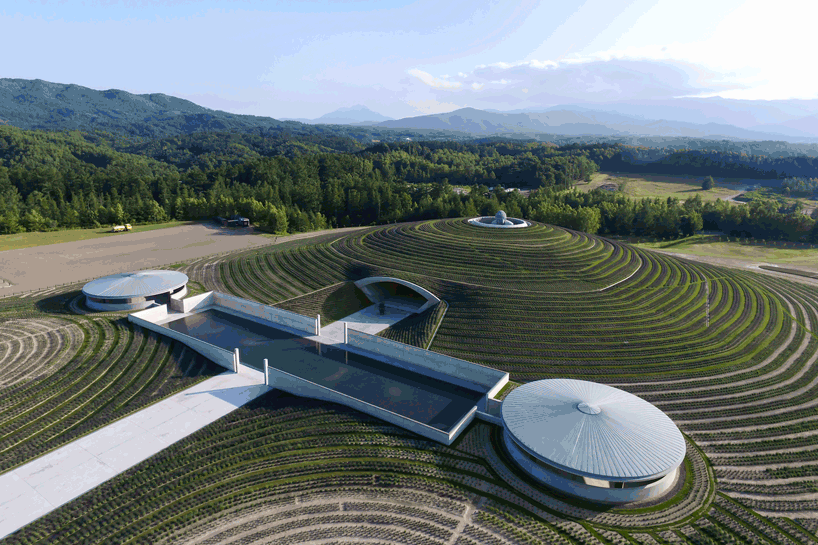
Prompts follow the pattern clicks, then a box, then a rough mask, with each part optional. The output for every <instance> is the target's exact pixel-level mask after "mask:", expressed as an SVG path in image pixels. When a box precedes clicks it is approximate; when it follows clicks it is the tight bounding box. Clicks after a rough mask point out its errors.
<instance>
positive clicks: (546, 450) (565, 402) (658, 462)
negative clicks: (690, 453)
mask: <svg viewBox="0 0 818 545" xmlns="http://www.w3.org/2000/svg"><path fill="white" fill-rule="evenodd" d="M502 417H503V423H504V425H505V427H506V430H507V431H508V433H510V434H511V436H512V437H513V438H514V439H515V440H516V441H517V443H518V444H519V445H521V446H522V447H524V448H525V449H526V450H527V451H528V452H529V454H532V455H534V456H536V457H537V458H539V459H541V460H542V461H544V462H545V463H547V464H549V465H552V466H554V467H557V468H559V469H562V470H565V471H568V472H569V473H573V474H575V475H581V476H584V477H591V478H597V479H604V480H609V481H620V482H621V481H640V480H647V479H651V478H657V477H661V476H664V475H667V474H668V473H670V472H671V471H673V470H674V469H675V468H676V467H678V466H679V464H681V463H682V460H683V459H684V456H685V452H686V448H687V447H686V445H685V440H684V437H683V436H682V433H681V432H680V431H679V428H677V427H676V425H675V424H674V423H673V421H672V420H671V419H670V418H669V417H668V416H667V415H666V414H665V413H663V412H662V411H661V410H659V409H658V408H656V407H655V406H654V405H652V404H650V403H648V402H647V401H645V400H644V399H642V398H640V397H637V396H635V395H633V394H629V393H628V392H625V391H623V390H619V389H617V388H613V387H611V386H606V385H604V384H598V383H595V382H587V381H584V380H572V379H549V380H539V381H536V382H530V383H528V384H524V385H523V386H520V387H518V388H516V389H515V390H513V391H512V392H511V393H510V394H508V396H507V397H506V398H505V400H504V401H503V405H502Z"/></svg>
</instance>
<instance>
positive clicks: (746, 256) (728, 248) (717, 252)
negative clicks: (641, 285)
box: [633, 235, 818, 272]
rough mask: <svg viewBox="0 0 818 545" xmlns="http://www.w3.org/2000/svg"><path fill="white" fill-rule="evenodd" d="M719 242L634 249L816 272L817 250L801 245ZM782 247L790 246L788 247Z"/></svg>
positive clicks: (709, 239) (695, 240)
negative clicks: (794, 267) (795, 267)
mask: <svg viewBox="0 0 818 545" xmlns="http://www.w3.org/2000/svg"><path fill="white" fill-rule="evenodd" d="M722 239H723V237H720V236H711V235H696V236H692V237H688V238H683V239H678V240H671V241H656V242H639V243H633V245H634V246H636V247H638V248H645V249H649V250H660V251H666V252H673V253H677V254H680V255H691V256H702V257H710V258H714V259H723V260H727V261H734V262H736V263H739V264H740V263H743V264H745V265H752V264H758V263H774V264H776V265H782V266H786V265H790V266H793V265H794V266H797V267H799V268H803V269H804V270H808V271H810V270H811V271H815V272H818V248H806V247H800V245H799V246H796V245H792V244H790V243H781V246H774V245H772V244H761V243H751V242H747V241H744V242H739V241H736V240H735V238H732V240H733V241H732V242H721V240H722ZM784 244H789V247H787V246H784ZM724 264H725V265H728V264H729V263H728V262H725V263H724Z"/></svg>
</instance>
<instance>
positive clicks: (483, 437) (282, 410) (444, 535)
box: [8, 391, 777, 545]
mask: <svg viewBox="0 0 818 545" xmlns="http://www.w3.org/2000/svg"><path fill="white" fill-rule="evenodd" d="M493 435H494V434H493V433H492V427H491V426H489V425H488V424H483V423H475V424H473V425H472V426H471V427H470V428H469V429H468V430H467V431H466V432H465V434H464V436H463V439H462V440H461V441H459V443H456V444H455V445H453V446H451V447H446V446H443V445H440V444H437V443H435V442H432V441H428V440H425V439H421V438H418V437H417V436H415V435H413V434H411V433H409V432H406V431H404V430H401V429H399V428H396V427H393V426H391V425H388V424H384V423H382V422H380V421H378V420H377V419H374V418H370V417H367V416H364V415H361V414H360V413H357V412H356V411H353V410H351V409H347V408H344V407H341V406H337V405H334V404H329V403H325V402H320V401H316V400H310V399H302V398H297V397H293V396H287V395H283V394H279V393H277V392H275V391H273V392H270V393H269V394H266V395H265V396H262V397H261V398H258V399H256V400H255V401H253V402H251V403H250V404H248V405H245V406H244V407H242V408H240V409H238V410H236V411H234V412H233V413H231V414H229V415H228V416H226V417H224V418H222V419H221V420H219V421H217V422H215V423H213V424H211V425H210V426H208V427H207V428H205V429H202V430H200V431H198V432H196V434H194V435H192V436H190V437H188V438H186V439H184V440H182V441H180V442H179V443H176V444H174V445H172V446H170V447H169V448H168V449H166V450H164V451H162V452H160V453H159V454H157V455H155V456H154V457H152V458H151V459H149V460H147V461H145V462H143V463H141V464H139V465H138V466H136V467H134V468H132V469H130V470H128V471H127V472H125V473H124V474H122V475H120V476H118V477H116V478H114V479H112V480H111V481H108V482H107V483H104V484H102V485H101V486H99V487H98V488H96V489H94V490H92V491H90V492H89V493H88V494H86V495H85V496H84V497H83V498H82V501H75V502H72V503H71V504H68V505H66V506H64V507H62V508H60V509H58V510H56V511H54V512H52V513H49V514H48V515H46V516H45V517H43V518H42V519H40V520H38V521H36V522H34V523H33V524H31V525H29V526H27V527H25V528H23V529H22V530H21V531H20V532H18V533H17V534H15V535H14V536H11V537H9V538H8V542H9V543H45V542H48V543H75V542H77V541H82V542H83V543H113V542H115V543H123V544H129V543H262V542H267V543H269V542H275V543H288V542H292V543H303V542H305V541H310V540H317V539H325V538H326V539H329V538H330V537H333V538H334V539H344V538H346V539H349V538H356V537H358V538H359V537H372V538H378V539H380V540H381V541H382V542H389V543H435V544H438V543H455V542H473V543H492V542H497V543H563V544H566V545H569V544H589V545H590V544H607V543H610V542H611V541H610V539H609V538H604V537H602V535H603V533H607V534H610V535H612V536H617V537H618V539H620V540H625V541H624V542H627V541H626V540H627V536H628V535H629V534H630V533H631V532H637V531H638V532H646V533H648V534H649V535H658V533H659V532H663V531H664V532H666V531H671V532H672V531H678V532H681V531H682V528H684V527H686V526H687V525H688V524H689V521H690V520H691V517H693V520H698V518H699V517H700V516H701V514H702V513H705V512H706V511H707V510H708V509H709V506H710V505H711V504H712V502H713V500H714V498H715V496H714V494H713V491H712V485H711V479H710V478H709V476H708V470H707V467H706V463H705V461H704V459H703V458H702V457H701V455H699V454H697V453H696V451H695V448H694V447H692V446H691V449H693V450H691V451H690V455H689V458H688V462H687V464H686V476H685V480H684V484H685V486H684V487H681V488H680V489H679V490H678V491H677V492H676V494H675V495H674V496H673V498H671V499H670V500H668V501H667V502H666V503H665V504H663V505H659V506H654V508H653V509H651V508H647V509H643V510H642V512H638V511H633V510H631V511H623V510H617V509H613V510H611V509H602V510H594V509H591V508H590V506H587V505H576V504H572V503H570V502H567V501H565V500H564V499H559V498H555V497H554V496H552V495H550V494H548V493H547V492H546V491H544V490H542V489H539V488H536V487H532V486H529V485H527V484H526V483H525V481H524V480H522V479H520V478H519V476H518V475H517V473H516V471H517V470H516V469H515V468H514V467H513V466H511V465H508V463H507V461H506V460H505V455H504V453H503V452H502V451H501V450H499V449H498V447H496V446H494V445H495V444H496V438H494V437H493ZM776 527H777V526H776ZM462 540H467V541H462Z"/></svg>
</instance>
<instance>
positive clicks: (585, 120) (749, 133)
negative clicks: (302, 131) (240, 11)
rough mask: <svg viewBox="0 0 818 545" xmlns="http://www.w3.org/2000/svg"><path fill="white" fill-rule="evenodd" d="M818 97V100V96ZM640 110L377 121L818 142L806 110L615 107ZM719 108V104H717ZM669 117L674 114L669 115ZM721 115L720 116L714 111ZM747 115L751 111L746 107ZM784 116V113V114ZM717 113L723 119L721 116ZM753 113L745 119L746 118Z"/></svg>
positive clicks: (817, 126) (468, 111) (560, 109)
mask: <svg viewBox="0 0 818 545" xmlns="http://www.w3.org/2000/svg"><path fill="white" fill-rule="evenodd" d="M816 102H818V101H816ZM682 104H687V105H688V106H689V109H678V108H677V109H676V110H675V111H674V110H673V109H672V108H670V107H666V108H664V109H659V108H655V107H653V108H651V105H648V107H647V108H646V109H645V113H646V114H647V113H649V112H650V111H651V110H653V111H658V112H662V113H665V112H666V113H672V114H674V116H675V117H683V116H685V115H686V116H687V118H688V119H695V120H697V121H705V120H706V119H707V118H706V117H704V116H703V114H702V111H701V110H700V109H696V107H697V103H696V102H690V101H686V102H683V103H682ZM717 106H720V107H721V109H723V110H725V112H724V113H725V114H729V113H734V114H736V115H733V116H732V117H733V118H737V117H740V116H741V112H733V111H732V110H731V109H730V108H729V107H727V106H725V105H723V104H718V105H717ZM617 107H618V108H622V109H625V110H628V109H632V110H634V111H637V110H636V109H635V108H633V107H632V105H612V106H610V107H609V108H610V109H609V110H607V111H606V110H602V109H591V108H588V107H583V106H553V107H551V108H547V109H544V110H541V111H539V112H531V111H524V112H498V111H486V110H476V109H474V108H461V109H459V110H455V111H453V112H449V113H445V114H435V115H424V116H418V117H409V118H404V119H397V120H393V121H384V122H381V123H378V124H376V125H375V126H377V127H388V128H406V129H450V130H459V131H467V132H470V133H472V134H479V135H488V134H496V133H534V134H537V133H549V134H562V135H596V136H677V137H691V138H713V139H722V138H726V139H729V140H733V139H742V140H786V141H789V142H818V118H816V115H803V116H802V117H795V118H791V119H788V120H787V121H784V122H781V123H766V124H762V123H755V124H754V125H751V126H752V128H745V127H740V126H736V125H734V124H729V123H724V122H715V121H713V119H714V118H710V119H711V120H710V121H705V122H703V123H696V122H693V121H685V120H679V119H667V118H662V119H652V118H649V117H646V116H636V115H634V114H633V113H629V114H625V113H620V112H618V111H616V110H614V108H617ZM712 109H716V108H712ZM668 117H669V116H668ZM714 117H715V116H714ZM744 117H745V118H749V117H750V115H749V114H747V113H745V114H744ZM782 117H783V116H782ZM715 119H719V120H721V118H719V117H715ZM746 121H749V119H745V122H746Z"/></svg>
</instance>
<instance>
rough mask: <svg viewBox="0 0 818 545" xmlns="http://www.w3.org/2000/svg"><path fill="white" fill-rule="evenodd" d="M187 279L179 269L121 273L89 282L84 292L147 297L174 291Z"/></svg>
mask: <svg viewBox="0 0 818 545" xmlns="http://www.w3.org/2000/svg"><path fill="white" fill-rule="evenodd" d="M187 280H188V278H187V275H186V274H183V273H180V272H177V271H138V272H128V273H119V274H112V275H111V276H104V277H102V278H97V279H96V280H92V281H91V282H88V283H87V284H85V286H83V288H82V292H83V293H84V294H85V295H89V296H91V297H107V298H117V297H146V296H150V295H159V294H161V293H167V292H169V291H173V290H175V289H176V288H178V287H181V286H184V285H185V284H187Z"/></svg>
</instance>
